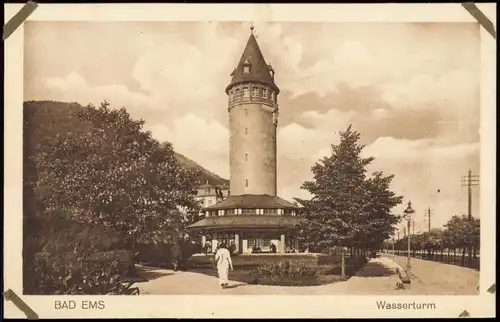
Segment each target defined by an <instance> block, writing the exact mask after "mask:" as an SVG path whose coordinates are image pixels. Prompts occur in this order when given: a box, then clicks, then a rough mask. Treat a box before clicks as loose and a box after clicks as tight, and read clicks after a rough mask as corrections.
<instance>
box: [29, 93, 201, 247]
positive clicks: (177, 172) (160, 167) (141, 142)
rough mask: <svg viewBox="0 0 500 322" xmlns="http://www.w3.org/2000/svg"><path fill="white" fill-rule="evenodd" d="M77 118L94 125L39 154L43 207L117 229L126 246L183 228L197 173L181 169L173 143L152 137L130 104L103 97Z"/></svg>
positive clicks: (191, 204) (192, 205) (191, 206)
mask: <svg viewBox="0 0 500 322" xmlns="http://www.w3.org/2000/svg"><path fill="white" fill-rule="evenodd" d="M78 117H79V118H80V119H81V121H82V122H89V123H90V124H91V125H92V126H91V127H90V128H89V130H88V131H86V132H85V133H78V134H73V133H69V134H68V135H67V136H63V137H60V138H58V139H56V140H55V142H54V144H53V145H52V147H51V148H50V149H45V150H44V151H43V152H41V153H40V154H39V155H38V157H37V160H36V163H37V166H38V172H39V173H38V181H37V187H36V188H37V194H38V197H39V199H40V200H41V202H42V205H43V208H44V210H51V209H59V210H64V211H67V212H69V213H71V216H72V218H73V219H74V220H76V221H77V222H79V223H81V224H84V225H88V226H90V227H96V226H98V227H102V228H103V229H105V230H107V231H111V232H117V233H119V234H120V236H121V239H122V241H123V242H125V245H124V246H126V247H131V246H132V245H133V244H135V242H137V240H138V239H139V238H140V239H142V240H144V239H147V240H154V239H155V238H163V237H164V234H165V232H166V231H168V232H171V233H172V234H175V233H176V232H178V231H179V229H180V228H179V227H182V224H183V223H184V222H185V221H186V220H187V218H186V217H185V216H184V215H183V214H184V213H186V212H187V213H189V212H190V211H193V209H196V208H197V206H198V204H197V203H196V201H195V200H194V198H193V195H194V191H195V185H196V183H197V182H196V180H195V178H196V175H197V173H196V172H195V171H193V170H189V169H187V170H186V169H183V168H182V167H181V166H180V164H179V163H178V161H177V159H176V158H175V155H174V151H173V149H172V145H171V144H170V143H160V142H158V141H156V140H155V139H153V138H152V137H151V133H149V132H145V131H143V130H142V127H143V125H144V121H142V120H139V121H135V120H133V119H132V118H131V117H130V115H129V114H128V112H127V111H126V109H125V108H122V109H120V110H112V109H110V108H109V104H108V103H107V102H104V103H102V104H101V106H100V107H99V108H97V107H94V106H92V105H90V106H88V107H87V108H85V109H84V110H82V111H81V112H79V113H78ZM172 237H174V236H172Z"/></svg>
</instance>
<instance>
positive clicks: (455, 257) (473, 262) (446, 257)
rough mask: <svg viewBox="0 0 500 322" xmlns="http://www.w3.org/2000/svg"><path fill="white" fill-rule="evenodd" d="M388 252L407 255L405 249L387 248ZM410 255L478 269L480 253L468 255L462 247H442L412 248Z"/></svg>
mask: <svg viewBox="0 0 500 322" xmlns="http://www.w3.org/2000/svg"><path fill="white" fill-rule="evenodd" d="M388 252H389V253H391V254H392V253H395V254H396V255H400V256H408V251H407V250H397V249H396V250H394V251H393V250H392V249H390V250H388ZM411 257H414V258H419V259H423V260H429V261H434V262H439V263H444V264H450V265H457V266H463V267H468V268H473V269H479V263H480V255H479V254H476V255H475V256H474V255H473V256H470V255H469V254H468V252H467V250H466V251H465V253H464V252H463V249H457V250H454V249H450V250H447V249H444V250H441V251H439V252H428V251H424V250H414V251H411Z"/></svg>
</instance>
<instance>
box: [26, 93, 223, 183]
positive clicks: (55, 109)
mask: <svg viewBox="0 0 500 322" xmlns="http://www.w3.org/2000/svg"><path fill="white" fill-rule="evenodd" d="M83 108H84V107H83V106H82V105H80V104H78V103H66V102H54V101H27V102H24V106H23V112H24V113H23V123H24V124H23V133H24V137H23V145H24V149H23V154H24V170H25V171H24V172H25V179H27V177H32V176H35V175H36V170H35V169H34V168H33V164H31V162H29V160H28V157H29V156H33V155H36V153H37V146H38V145H40V146H41V147H42V148H43V147H44V146H46V145H47V144H49V142H50V141H52V140H54V139H55V138H56V137H57V136H58V135H64V134H65V133H68V132H70V131H71V132H73V133H83V132H85V131H87V129H88V128H89V126H91V125H90V124H89V123H86V122H83V121H81V120H80V119H79V118H78V116H77V115H76V112H77V111H79V110H81V109H83ZM175 155H176V157H177V160H178V161H179V163H180V164H181V165H182V166H184V167H186V168H190V169H196V170H198V171H199V173H200V177H199V180H200V181H202V182H203V183H205V182H208V183H209V184H212V185H216V186H229V180H227V179H224V178H221V177H220V176H218V175H216V174H215V173H213V172H211V171H209V170H207V169H205V168H204V167H202V166H201V165H199V164H198V163H196V162H195V161H193V160H191V159H189V158H187V157H186V156H184V155H182V154H179V153H177V152H175Z"/></svg>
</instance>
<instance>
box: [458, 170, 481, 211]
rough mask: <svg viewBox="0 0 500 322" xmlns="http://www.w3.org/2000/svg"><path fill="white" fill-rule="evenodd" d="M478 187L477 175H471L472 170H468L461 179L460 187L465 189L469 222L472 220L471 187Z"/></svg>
mask: <svg viewBox="0 0 500 322" xmlns="http://www.w3.org/2000/svg"><path fill="white" fill-rule="evenodd" d="M477 186H479V175H477V174H472V170H470V169H469V173H468V175H467V176H463V177H462V187H467V196H468V198H467V201H468V203H467V210H468V211H467V215H468V216H469V220H471V219H472V187H477Z"/></svg>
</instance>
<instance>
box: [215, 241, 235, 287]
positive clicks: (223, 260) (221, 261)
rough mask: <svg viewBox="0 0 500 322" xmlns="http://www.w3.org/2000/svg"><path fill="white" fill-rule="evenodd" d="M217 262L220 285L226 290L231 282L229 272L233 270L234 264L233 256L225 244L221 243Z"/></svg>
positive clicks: (216, 254) (216, 255) (216, 256)
mask: <svg viewBox="0 0 500 322" xmlns="http://www.w3.org/2000/svg"><path fill="white" fill-rule="evenodd" d="M215 261H216V262H217V273H218V275H219V284H220V286H221V287H222V288H226V286H227V284H228V282H229V278H228V275H229V270H230V269H233V262H232V261H231V254H230V253H229V250H228V249H227V246H226V243H225V242H222V243H221V245H220V247H219V249H218V250H217V252H216V253H215Z"/></svg>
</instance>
